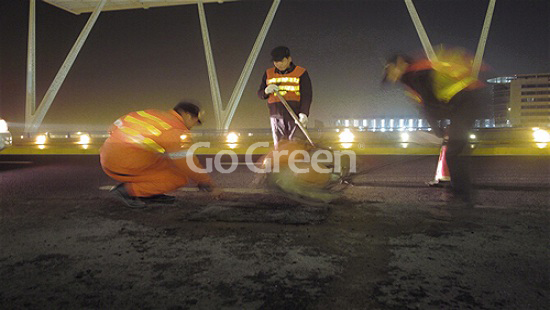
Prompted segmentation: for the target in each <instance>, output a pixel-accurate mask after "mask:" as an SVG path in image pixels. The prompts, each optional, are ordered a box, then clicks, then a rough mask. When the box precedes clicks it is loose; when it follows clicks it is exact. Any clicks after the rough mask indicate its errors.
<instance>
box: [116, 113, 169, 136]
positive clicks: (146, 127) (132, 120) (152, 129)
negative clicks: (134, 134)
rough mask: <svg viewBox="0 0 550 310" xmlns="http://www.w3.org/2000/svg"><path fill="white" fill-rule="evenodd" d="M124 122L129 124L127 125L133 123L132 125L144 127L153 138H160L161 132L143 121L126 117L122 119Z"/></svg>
mask: <svg viewBox="0 0 550 310" xmlns="http://www.w3.org/2000/svg"><path fill="white" fill-rule="evenodd" d="M124 120H125V121H127V122H129V123H134V124H137V125H140V126H143V127H145V129H147V130H148V131H149V132H150V133H152V134H153V135H155V136H160V134H161V131H160V130H158V129H157V128H156V127H155V126H153V125H151V124H147V123H146V122H144V121H140V120H139V119H137V118H135V117H133V116H129V115H128V116H126V117H125V118H124Z"/></svg>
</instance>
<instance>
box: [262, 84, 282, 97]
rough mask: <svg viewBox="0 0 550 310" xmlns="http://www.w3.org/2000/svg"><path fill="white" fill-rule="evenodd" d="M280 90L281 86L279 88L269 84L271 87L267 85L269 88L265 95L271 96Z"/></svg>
mask: <svg viewBox="0 0 550 310" xmlns="http://www.w3.org/2000/svg"><path fill="white" fill-rule="evenodd" d="M278 90H279V86H277V85H275V84H269V85H267V87H266V88H265V89H264V93H265V94H266V95H269V94H271V93H274V92H276V91H278Z"/></svg>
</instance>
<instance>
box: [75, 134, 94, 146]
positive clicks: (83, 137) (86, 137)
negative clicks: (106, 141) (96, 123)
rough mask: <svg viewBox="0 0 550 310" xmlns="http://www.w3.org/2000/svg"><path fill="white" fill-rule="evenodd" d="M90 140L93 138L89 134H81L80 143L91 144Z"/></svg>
mask: <svg viewBox="0 0 550 310" xmlns="http://www.w3.org/2000/svg"><path fill="white" fill-rule="evenodd" d="M90 140H91V138H90V136H89V135H81V136H80V140H78V144H90Z"/></svg>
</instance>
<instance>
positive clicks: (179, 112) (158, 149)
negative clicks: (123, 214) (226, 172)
mask: <svg viewBox="0 0 550 310" xmlns="http://www.w3.org/2000/svg"><path fill="white" fill-rule="evenodd" d="M201 115H202V113H201V111H200V109H199V107H198V106H196V105H195V104H193V103H189V102H180V103H178V104H177V105H176V106H175V107H174V109H172V110H169V111H161V110H143V111H137V112H132V113H129V114H127V115H125V116H122V117H121V118H119V119H117V120H116V121H115V122H114V124H113V126H111V128H110V130H109V134H110V136H109V138H107V140H106V141H105V144H103V146H102V147H101V153H100V158H101V166H102V167H103V170H104V171H105V173H107V175H109V176H110V177H111V178H113V179H115V180H117V181H119V182H122V183H121V184H119V185H117V186H116V187H115V188H114V189H113V190H111V192H112V193H113V194H115V195H117V197H118V198H120V199H121V200H122V201H124V203H125V204H126V205H127V206H129V207H132V208H143V207H146V206H147V205H151V204H156V205H158V204H160V205H171V204H173V203H174V202H175V197H173V196H167V195H165V193H167V192H170V191H173V190H176V189H178V188H179V187H182V186H184V185H186V184H187V183H188V182H189V179H191V180H193V181H195V182H196V183H198V187H199V190H202V191H207V192H212V193H213V194H215V195H218V194H219V190H215V187H214V183H213V182H212V179H211V178H210V176H209V175H208V174H207V173H206V172H201V171H200V170H199V169H197V168H201V169H202V167H201V165H200V164H199V162H198V159H197V157H196V156H193V157H192V158H189V159H188V156H189V155H188V154H187V149H188V148H189V146H190V139H189V130H190V129H191V128H193V127H194V126H195V125H197V124H201V119H200V117H201ZM188 160H189V162H188ZM191 163H192V164H191ZM193 165H194V167H193Z"/></svg>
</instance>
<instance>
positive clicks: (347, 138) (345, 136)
mask: <svg viewBox="0 0 550 310" xmlns="http://www.w3.org/2000/svg"><path fill="white" fill-rule="evenodd" d="M338 137H339V138H340V142H342V143H349V142H353V140H354V139H355V136H354V135H353V133H352V132H351V130H349V128H346V129H344V131H342V132H341V133H340V134H339V135H338Z"/></svg>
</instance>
